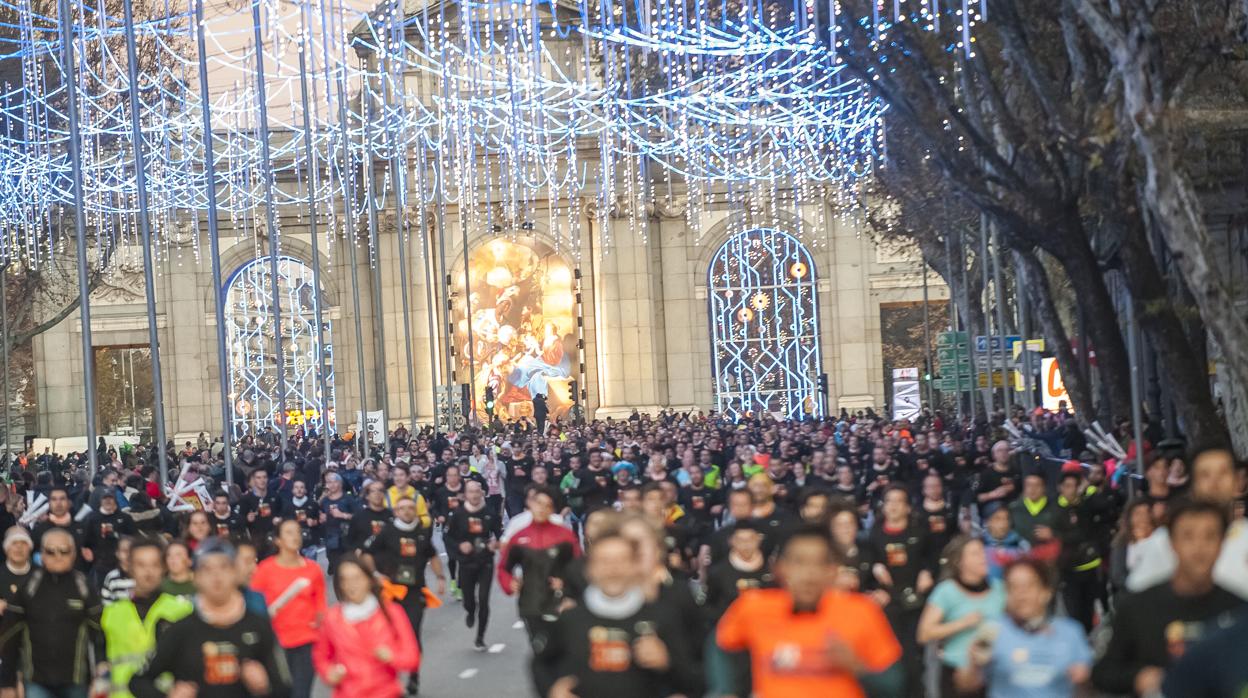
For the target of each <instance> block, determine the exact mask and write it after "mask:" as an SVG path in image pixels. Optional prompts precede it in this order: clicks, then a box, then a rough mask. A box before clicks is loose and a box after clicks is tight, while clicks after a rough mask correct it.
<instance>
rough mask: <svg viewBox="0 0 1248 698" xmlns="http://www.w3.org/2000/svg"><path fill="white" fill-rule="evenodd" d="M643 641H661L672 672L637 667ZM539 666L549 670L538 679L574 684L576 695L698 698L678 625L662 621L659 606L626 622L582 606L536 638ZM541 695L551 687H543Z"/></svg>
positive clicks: (696, 679)
mask: <svg viewBox="0 0 1248 698" xmlns="http://www.w3.org/2000/svg"><path fill="white" fill-rule="evenodd" d="M642 635H657V636H658V638H659V639H660V640H662V641H663V643H664V645H666V646H667V651H668V654H669V655H670V661H669V664H670V668H669V669H668V670H667V671H666V672H654V671H649V670H646V669H642V668H641V667H639V666H637V665H636V664H635V663H634V659H633V652H634V650H633V644H634V643H635V642H636V641H637V639H638V638H639V637H641V636H642ZM533 645H534V655H535V661H536V662H537V663H538V664H539V665H543V664H544V665H546V666H547V667H549V668H548V669H546V670H544V671H537V672H535V675H536V676H538V677H542V676H549V677H550V678H551V679H552V680H553V679H557V678H560V677H564V676H573V677H575V678H576V680H577V683H576V688H575V689H574V691H575V693H576V694H577V695H579V696H594V698H652V697H653V696H660V695H665V691H664V689H665V688H676V689H681V690H680V691H679V692H681V693H688V694H691V695H692V694H695V693H699V691H698V690H696V689H697V688H698V684H699V683H700V677H698V676H696V675H694V672H693V671H691V669H692V668H694V667H695V666H696V664H695V661H694V658H693V657H690V656H688V654H687V653H686V649H685V643H684V642H683V641H681V640H680V639H679V634H678V632H677V629H676V628H675V627H674V619H672V618H670V617H664V616H663V615H662V613H661V611H660V609H659V608H658V607H656V606H651V605H646V606H642V607H641V609H640V610H639V611H638V612H636V613H634V614H632V615H630V616H628V617H626V618H619V619H615V618H607V617H604V616H600V615H596V614H594V613H593V612H591V611H590V610H589V608H588V607H587V605H586V604H579V605H577V606H576V607H574V608H572V609H570V610H568V611H567V612H565V613H563V614H561V615H560V616H559V620H557V621H556V622H555V623H554V624H552V626H551V627H550V628H549V629H548V630H544V631H542V632H540V633H538V634H537V635H536V636H535V637H534V638H533ZM539 688H541V692H542V694H543V695H545V694H546V693H548V692H549V689H550V686H540V687H539Z"/></svg>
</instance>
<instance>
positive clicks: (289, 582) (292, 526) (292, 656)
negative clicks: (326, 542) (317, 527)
mask: <svg viewBox="0 0 1248 698" xmlns="http://www.w3.org/2000/svg"><path fill="white" fill-rule="evenodd" d="M274 542H275V543H276V544H277V554H276V555H274V556H273V557H270V558H268V559H267V560H264V561H263V562H261V563H260V565H259V566H258V567H257V568H256V573H255V574H254V575H252V577H251V588H252V589H255V590H256V591H258V592H260V593H261V594H263V595H264V600H265V603H266V604H268V610H269V618H270V619H272V622H273V630H274V632H276V633H277V639H278V642H279V643H280V644H281V646H282V648H283V649H284V650H285V652H286V663H287V665H288V666H289V667H290V681H291V696H292V698H309V696H311V695H312V679H313V678H314V677H315V671H314V670H313V667H312V645H313V643H314V642H316V638H317V628H318V627H319V626H320V623H321V619H322V618H323V617H324V615H325V608H326V601H325V576H324V574H323V573H322V572H321V568H320V566H319V565H317V564H316V563H315V562H313V561H312V560H309V559H307V558H305V557H303V555H302V554H301V553H300V551H301V550H302V549H303V527H302V526H301V525H300V524H299V522H298V521H297V520H295V519H293V518H292V519H283V520H282V521H281V523H279V524H278V525H277V536H276V538H275V540H274Z"/></svg>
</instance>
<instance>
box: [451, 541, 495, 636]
mask: <svg viewBox="0 0 1248 698" xmlns="http://www.w3.org/2000/svg"><path fill="white" fill-rule="evenodd" d="M493 573H494V561H493V556H491V557H490V558H488V559H485V560H464V561H463V562H461V563H460V565H459V589H460V591H462V592H463V593H464V610H465V611H467V612H468V617H469V618H471V617H473V614H474V613H475V614H476V618H477V639H478V640H484V639H485V626H486V625H487V624H489V622H490V587H491V586H492V585H493V583H494V574H493Z"/></svg>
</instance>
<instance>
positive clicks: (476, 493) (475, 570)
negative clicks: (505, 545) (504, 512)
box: [443, 480, 503, 652]
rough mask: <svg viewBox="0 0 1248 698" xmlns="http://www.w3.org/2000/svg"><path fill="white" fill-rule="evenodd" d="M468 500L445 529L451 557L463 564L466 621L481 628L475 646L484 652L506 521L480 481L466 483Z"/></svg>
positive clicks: (451, 516)
mask: <svg viewBox="0 0 1248 698" xmlns="http://www.w3.org/2000/svg"><path fill="white" fill-rule="evenodd" d="M464 498H465V501H464V503H463V504H462V505H460V506H459V507H456V508H454V509H452V510H451V512H450V513H449V514H448V516H447V520H446V525H445V527H444V529H443V530H444V532H445V533H444V539H443V540H444V542H445V545H446V550H447V555H448V556H449V557H452V558H454V559H456V560H458V562H459V578H460V585H459V586H460V589H462V590H463V600H464V611H465V612H466V613H467V617H466V620H465V622H466V623H467V625H468V627H469V628H471V627H473V625H474V624H475V625H476V627H477V638H476V641H475V642H474V643H473V646H474V647H475V648H476V649H477V651H478V652H480V651H484V650H485V649H486V647H485V629H486V626H487V625H488V623H489V621H490V589H491V588H492V587H493V579H494V551H496V550H498V540H499V538H500V537H501V536H502V535H503V522H502V519H501V517H500V515H499V514H498V511H497V509H492V508H491V507H490V506H489V505H488V503H487V502H486V495H485V490H484V488H483V487H482V486H481V483H480V482H477V481H475V480H469V481H467V482H466V483H464Z"/></svg>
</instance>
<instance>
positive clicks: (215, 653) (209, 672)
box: [200, 642, 239, 686]
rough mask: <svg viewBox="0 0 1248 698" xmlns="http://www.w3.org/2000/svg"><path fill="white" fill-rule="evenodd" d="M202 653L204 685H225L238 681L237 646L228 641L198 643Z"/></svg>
mask: <svg viewBox="0 0 1248 698" xmlns="http://www.w3.org/2000/svg"><path fill="white" fill-rule="evenodd" d="M200 648H201V650H202V651H203V655H204V685H206V686H226V685H230V684H235V683H238V677H239V661H238V648H237V647H235V646H234V645H233V643H229V642H205V643H204V644H203V645H200Z"/></svg>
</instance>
